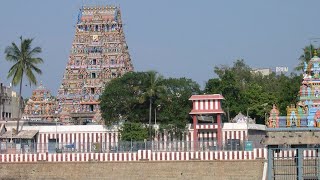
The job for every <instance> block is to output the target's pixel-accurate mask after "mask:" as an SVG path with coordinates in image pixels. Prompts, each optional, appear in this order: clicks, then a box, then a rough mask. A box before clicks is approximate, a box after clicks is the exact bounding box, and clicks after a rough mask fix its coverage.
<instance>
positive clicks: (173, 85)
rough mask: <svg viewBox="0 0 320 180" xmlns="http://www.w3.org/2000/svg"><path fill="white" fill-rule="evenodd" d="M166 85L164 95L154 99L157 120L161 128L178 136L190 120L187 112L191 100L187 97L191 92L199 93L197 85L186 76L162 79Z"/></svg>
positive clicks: (190, 105)
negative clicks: (156, 108) (156, 107)
mask: <svg viewBox="0 0 320 180" xmlns="http://www.w3.org/2000/svg"><path fill="white" fill-rule="evenodd" d="M163 84H164V85H165V86H166V96H162V97H161V98H159V99H158V100H157V101H156V104H158V107H159V106H160V107H159V109H158V111H159V113H158V121H159V122H160V123H161V127H162V128H163V129H166V130H169V131H171V132H174V133H175V135H176V136H178V137H179V136H180V135H181V134H182V132H183V131H184V130H185V128H186V124H187V123H189V122H190V120H191V118H190V116H189V113H190V111H191V109H192V102H191V101H189V98H190V96H191V95H192V94H199V93H200V87H199V85H198V84H197V83H196V82H194V81H192V80H191V79H186V78H179V79H176V78H169V79H165V80H164V81H163Z"/></svg>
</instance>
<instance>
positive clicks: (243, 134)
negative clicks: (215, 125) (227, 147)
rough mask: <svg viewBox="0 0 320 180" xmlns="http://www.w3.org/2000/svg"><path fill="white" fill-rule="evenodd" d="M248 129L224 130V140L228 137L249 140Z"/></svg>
mask: <svg viewBox="0 0 320 180" xmlns="http://www.w3.org/2000/svg"><path fill="white" fill-rule="evenodd" d="M247 135H248V131H247V130H222V141H224V142H225V141H227V140H228V139H239V140H240V141H245V140H247Z"/></svg>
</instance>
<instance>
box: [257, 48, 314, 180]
mask: <svg viewBox="0 0 320 180" xmlns="http://www.w3.org/2000/svg"><path fill="white" fill-rule="evenodd" d="M319 73H320V58H319V57H318V56H317V53H316V52H315V54H314V56H313V58H311V60H310V61H309V62H308V63H305V64H304V72H303V80H302V83H301V86H300V92H299V101H298V103H297V104H296V105H290V106H288V107H287V116H279V114H280V113H279V110H278V109H277V107H276V106H275V105H274V106H273V108H272V110H271V111H270V117H269V121H268V123H267V127H268V128H267V129H266V135H265V138H264V140H263V143H264V145H265V146H266V147H267V153H268V163H267V164H268V168H267V169H268V170H267V172H268V175H267V177H268V179H270V180H271V179H319V178H320V96H319V93H320V75H319ZM284 162H285V163H284Z"/></svg>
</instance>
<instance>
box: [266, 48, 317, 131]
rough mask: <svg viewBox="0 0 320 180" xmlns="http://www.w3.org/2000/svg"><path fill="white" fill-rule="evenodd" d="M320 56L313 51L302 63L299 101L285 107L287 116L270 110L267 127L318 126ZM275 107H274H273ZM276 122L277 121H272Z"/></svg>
mask: <svg viewBox="0 0 320 180" xmlns="http://www.w3.org/2000/svg"><path fill="white" fill-rule="evenodd" d="M319 73H320V58H319V57H318V54H317V52H316V51H315V52H314V54H313V57H312V58H311V60H310V61H309V62H308V63H306V62H305V63H304V69H303V80H302V83H301V86H300V91H299V101H298V103H297V104H296V105H291V106H288V107H287V116H286V117H282V116H279V117H278V121H277V120H276V119H277V116H275V110H274V109H273V110H271V112H270V117H269V122H268V123H267V126H268V127H269V128H279V127H280V128H281V127H282V128H284V127H287V128H289V127H291V128H300V127H308V128H314V127H318V128H319V127H320V96H319V95H320V76H319ZM274 108H275V107H274ZM274 122H277V123H274Z"/></svg>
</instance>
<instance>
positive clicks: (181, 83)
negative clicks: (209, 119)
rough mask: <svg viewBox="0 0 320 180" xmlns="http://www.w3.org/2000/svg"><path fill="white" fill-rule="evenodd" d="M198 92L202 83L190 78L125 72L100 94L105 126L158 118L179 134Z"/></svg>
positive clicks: (187, 118) (184, 125) (183, 127)
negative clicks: (124, 121) (122, 121)
mask: <svg viewBox="0 0 320 180" xmlns="http://www.w3.org/2000/svg"><path fill="white" fill-rule="evenodd" d="M199 92H200V88H199V85H198V84H197V83H196V82H194V81H192V80H191V79H186V78H179V79H176V78H168V79H164V78H163V77H162V76H159V75H157V74H156V73H154V72H130V73H126V74H125V75H124V76H122V77H120V78H117V79H113V80H111V81H110V83H109V84H108V85H107V86H106V88H105V91H104V92H103V94H102V96H101V97H100V100H101V102H100V107H101V112H102V117H103V118H104V119H105V123H106V125H111V124H116V123H118V122H119V121H120V120H127V121H128V122H135V123H142V124H149V123H150V124H151V126H152V125H153V124H154V121H155V118H157V122H158V123H160V124H161V127H162V128H165V129H167V130H170V131H172V132H175V134H176V135H179V134H181V132H182V131H183V130H184V129H185V127H186V123H188V122H189V120H190V117H189V112H190V111H191V108H192V103H191V102H190V101H189V98H190V96H191V95H192V94H199ZM155 116H156V117H155ZM158 123H157V124H158ZM151 126H150V127H151Z"/></svg>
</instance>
